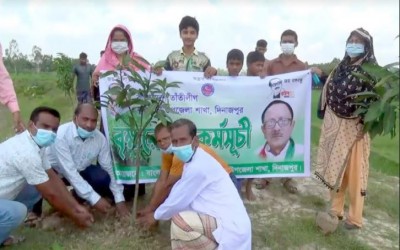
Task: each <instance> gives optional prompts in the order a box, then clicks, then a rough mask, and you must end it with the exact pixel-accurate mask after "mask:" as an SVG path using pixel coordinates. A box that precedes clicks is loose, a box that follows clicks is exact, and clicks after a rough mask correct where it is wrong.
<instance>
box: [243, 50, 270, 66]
mask: <svg viewBox="0 0 400 250" xmlns="http://www.w3.org/2000/svg"><path fill="white" fill-rule="evenodd" d="M255 62H265V57H264V55H263V54H262V53H260V52H258V51H252V52H250V53H249V54H248V55H247V58H246V64H247V67H249V66H250V64H252V63H255Z"/></svg>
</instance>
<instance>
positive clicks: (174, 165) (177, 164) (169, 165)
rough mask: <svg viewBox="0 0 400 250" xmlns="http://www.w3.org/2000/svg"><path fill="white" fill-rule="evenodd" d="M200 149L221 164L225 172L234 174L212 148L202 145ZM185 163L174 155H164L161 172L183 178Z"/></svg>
mask: <svg viewBox="0 0 400 250" xmlns="http://www.w3.org/2000/svg"><path fill="white" fill-rule="evenodd" d="M199 148H201V149H203V150H204V151H206V152H207V153H208V154H210V155H211V156H212V157H213V158H214V159H215V160H217V161H218V163H219V164H221V166H222V167H223V168H224V169H225V171H226V172H227V173H228V174H230V173H232V172H233V170H232V168H231V167H229V165H228V164H227V163H226V162H225V161H224V160H223V159H222V158H221V157H220V156H219V155H218V154H217V153H216V152H215V151H214V150H212V149H211V148H210V147H208V146H206V145H204V144H202V143H200V144H199ZM184 165H185V163H184V162H182V161H181V160H179V159H178V157H176V156H174V155H173V154H162V163H161V170H165V171H167V172H169V174H170V175H173V176H181V175H182V172H183V166H184Z"/></svg>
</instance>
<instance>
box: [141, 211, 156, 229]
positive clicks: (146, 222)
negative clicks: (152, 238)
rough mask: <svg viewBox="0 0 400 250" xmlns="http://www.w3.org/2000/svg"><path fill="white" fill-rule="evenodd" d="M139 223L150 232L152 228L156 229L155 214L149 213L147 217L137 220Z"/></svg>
mask: <svg viewBox="0 0 400 250" xmlns="http://www.w3.org/2000/svg"><path fill="white" fill-rule="evenodd" d="M137 223H138V224H139V226H140V227H141V228H143V229H145V230H150V229H151V228H152V227H155V226H156V225H157V221H156V220H155V219H154V212H151V213H147V214H146V215H144V216H142V217H139V218H137Z"/></svg>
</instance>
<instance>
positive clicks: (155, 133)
mask: <svg viewBox="0 0 400 250" xmlns="http://www.w3.org/2000/svg"><path fill="white" fill-rule="evenodd" d="M169 126H171V123H170V122H167V125H164V124H163V123H162V122H160V123H159V124H157V126H156V127H155V128H154V135H155V136H157V134H158V133H159V132H160V131H161V129H163V128H166V129H169Z"/></svg>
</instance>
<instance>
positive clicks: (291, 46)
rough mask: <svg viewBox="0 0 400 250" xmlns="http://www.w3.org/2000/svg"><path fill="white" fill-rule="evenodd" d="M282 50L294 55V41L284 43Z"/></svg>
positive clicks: (284, 52)
mask: <svg viewBox="0 0 400 250" xmlns="http://www.w3.org/2000/svg"><path fill="white" fill-rule="evenodd" d="M281 50H282V53H283V54H285V55H292V54H293V53H294V43H282V44H281Z"/></svg>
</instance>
